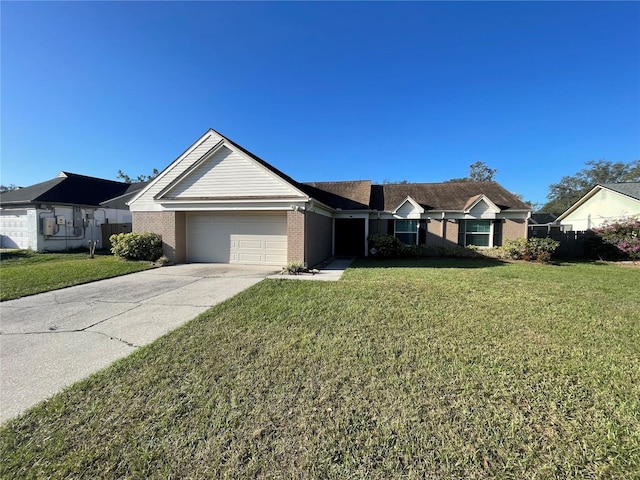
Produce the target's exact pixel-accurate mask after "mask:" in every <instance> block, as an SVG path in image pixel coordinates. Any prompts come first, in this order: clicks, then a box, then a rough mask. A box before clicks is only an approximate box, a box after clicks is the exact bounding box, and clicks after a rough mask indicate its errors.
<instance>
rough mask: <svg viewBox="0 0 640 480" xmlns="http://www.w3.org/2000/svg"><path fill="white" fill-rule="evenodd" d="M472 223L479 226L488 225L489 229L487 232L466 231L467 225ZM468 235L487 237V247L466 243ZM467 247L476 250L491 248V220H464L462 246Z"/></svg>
mask: <svg viewBox="0 0 640 480" xmlns="http://www.w3.org/2000/svg"><path fill="white" fill-rule="evenodd" d="M473 223H476V225H480V224H488V225H489V229H488V230H487V231H480V230H478V229H477V228H476V230H468V228H469V225H472V224H473ZM470 235H476V236H477V235H486V236H487V239H488V241H487V245H477V244H475V243H470V242H469V241H468V237H469V236H470ZM469 245H474V246H476V247H478V248H491V247H493V221H492V220H487V219H484V218H478V219H466V220H465V222H464V246H465V247H468V246H469Z"/></svg>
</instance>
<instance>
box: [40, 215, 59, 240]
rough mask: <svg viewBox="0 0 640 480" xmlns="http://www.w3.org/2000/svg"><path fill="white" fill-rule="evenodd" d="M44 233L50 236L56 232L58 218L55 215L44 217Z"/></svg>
mask: <svg viewBox="0 0 640 480" xmlns="http://www.w3.org/2000/svg"><path fill="white" fill-rule="evenodd" d="M42 234H43V235H49V236H50V235H55V234H56V219H55V218H54V217H46V218H43V219H42Z"/></svg>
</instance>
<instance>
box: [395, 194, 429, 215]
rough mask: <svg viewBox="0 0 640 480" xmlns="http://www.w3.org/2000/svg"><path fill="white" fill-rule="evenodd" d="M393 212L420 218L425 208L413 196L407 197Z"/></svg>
mask: <svg viewBox="0 0 640 480" xmlns="http://www.w3.org/2000/svg"><path fill="white" fill-rule="evenodd" d="M392 213H393V214H394V215H396V216H398V217H401V218H410V217H411V218H420V214H422V213H424V208H422V207H421V206H420V204H419V203H418V202H416V201H415V200H414V199H413V198H411V197H407V198H405V199H404V201H403V202H402V203H401V204H400V205H399V206H398V208H396V209H395V210H394V211H393V212H392Z"/></svg>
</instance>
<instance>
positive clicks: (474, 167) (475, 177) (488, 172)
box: [447, 161, 498, 182]
mask: <svg viewBox="0 0 640 480" xmlns="http://www.w3.org/2000/svg"><path fill="white" fill-rule="evenodd" d="M496 173H498V170H497V169H495V168H489V167H488V166H487V164H486V163H484V162H480V161H478V162H474V163H472V164H471V165H469V176H468V177H464V178H452V179H451V180H447V182H492V181H493V177H494V175H495V174H496Z"/></svg>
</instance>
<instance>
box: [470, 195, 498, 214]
mask: <svg viewBox="0 0 640 480" xmlns="http://www.w3.org/2000/svg"><path fill="white" fill-rule="evenodd" d="M465 213H466V214H467V217H468V218H495V216H496V214H498V213H500V209H499V208H498V207H497V206H496V205H495V204H494V203H493V202H492V201H491V200H489V199H488V198H487V197H485V196H484V195H480V196H478V197H477V198H476V199H470V202H469V204H468V207H466V208H465Z"/></svg>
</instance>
